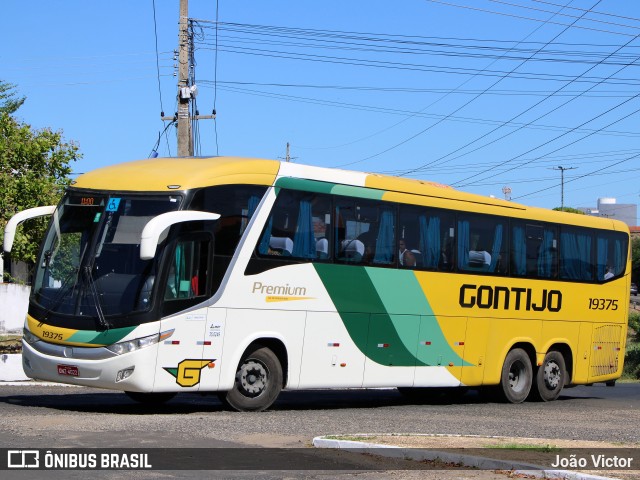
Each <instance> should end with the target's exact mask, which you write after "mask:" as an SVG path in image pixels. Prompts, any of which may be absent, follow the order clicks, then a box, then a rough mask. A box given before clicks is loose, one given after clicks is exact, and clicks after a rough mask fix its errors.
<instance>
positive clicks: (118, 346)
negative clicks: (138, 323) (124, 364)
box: [106, 329, 174, 355]
mask: <svg viewBox="0 0 640 480" xmlns="http://www.w3.org/2000/svg"><path fill="white" fill-rule="evenodd" d="M173 332H174V330H173V329H171V330H167V331H166V332H162V333H155V334H153V335H149V336H148V337H141V338H135V339H133V340H127V341H126V342H120V343H114V344H113V345H109V346H108V347H106V348H107V350H109V351H111V352H113V353H115V354H116V355H122V354H123V353H130V352H135V351H136V350H140V349H141V348H145V347H150V346H151V345H155V344H156V343H158V342H161V341H163V340H165V339H167V338H169V337H170V336H171V335H173Z"/></svg>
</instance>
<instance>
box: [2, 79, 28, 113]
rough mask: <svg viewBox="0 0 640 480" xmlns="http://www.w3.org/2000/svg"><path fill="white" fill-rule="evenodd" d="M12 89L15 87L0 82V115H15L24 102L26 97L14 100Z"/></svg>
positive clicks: (14, 95)
mask: <svg viewBox="0 0 640 480" xmlns="http://www.w3.org/2000/svg"><path fill="white" fill-rule="evenodd" d="M14 88H15V85H11V84H10V83H6V82H3V81H2V80H0V113H8V114H12V113H15V111H16V110H18V109H19V108H20V107H21V106H22V104H23V103H24V101H25V100H26V97H20V98H16V94H15V92H13V91H12V90H13V89H14Z"/></svg>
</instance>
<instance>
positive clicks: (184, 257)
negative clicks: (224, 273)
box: [154, 233, 223, 391]
mask: <svg viewBox="0 0 640 480" xmlns="http://www.w3.org/2000/svg"><path fill="white" fill-rule="evenodd" d="M212 247H213V241H212V237H211V236H210V235H207V234H204V233H195V234H194V233H191V234H187V235H182V236H181V237H180V238H179V239H178V240H177V241H176V242H175V244H174V247H173V249H172V250H171V253H170V257H169V258H168V267H169V268H168V272H167V276H166V280H165V281H164V286H161V288H160V291H159V292H158V297H159V299H162V300H161V302H162V316H163V317H164V319H163V320H162V326H161V331H167V330H171V329H173V331H174V332H173V335H172V336H171V337H170V338H168V339H166V340H164V341H163V342H162V343H161V344H160V345H159V349H158V361H157V366H156V380H155V386H154V390H155V391H170V390H173V391H175V390H179V391H180V390H185V391H197V390H199V389H200V385H201V381H202V379H203V378H208V376H209V375H210V373H209V371H210V370H212V369H213V368H214V365H215V361H216V357H215V356H213V353H214V352H213V349H214V337H210V336H209V331H210V330H211V331H215V330H216V328H214V326H218V327H219V329H218V330H219V331H220V335H221V334H222V332H221V329H222V326H223V323H220V321H219V320H220V319H219V317H218V315H217V314H216V313H211V314H210V313H209V310H210V309H209V308H207V307H201V308H195V309H193V308H194V307H195V306H197V305H198V304H201V303H203V302H204V301H205V300H206V299H207V298H209V297H210V293H211V285H210V283H211V282H210V278H209V276H208V275H207V272H208V270H209V269H210V268H211V263H210V259H211V256H212ZM209 317H211V321H209ZM219 342H221V339H220V340H219V341H215V343H216V345H217V344H218V343H219ZM220 348H221V345H220Z"/></svg>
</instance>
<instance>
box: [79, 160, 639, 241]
mask: <svg viewBox="0 0 640 480" xmlns="http://www.w3.org/2000/svg"><path fill="white" fill-rule="evenodd" d="M281 164H282V163H281V162H280V161H277V160H265V159H256V158H242V157H187V158H152V159H146V160H137V161H132V162H125V163H120V164H117V165H112V166H108V167H103V168H99V169H96V170H93V171H91V172H88V173H85V174H83V175H81V176H79V177H78V178H77V180H76V181H75V182H74V184H73V186H74V187H75V188H81V189H91V190H94V189H95V190H107V191H118V192H123V191H130V192H167V191H175V190H189V189H192V188H201V187H206V186H214V185H226V184H250V185H266V186H268V185H273V184H274V182H275V180H276V178H277V176H278V173H279V172H280V173H281V175H282V174H283V172H281ZM282 165H284V164H282ZM286 165H287V168H286V170H287V171H288V172H290V173H291V174H292V176H294V177H296V178H301V179H305V178H307V179H311V180H319V181H326V178H332V179H333V178H340V180H339V181H338V182H342V183H344V184H350V185H353V186H356V187H366V188H373V189H377V190H380V191H384V192H385V194H384V195H383V199H384V200H389V201H397V202H406V203H415V204H422V205H433V206H437V207H441V208H452V209H460V210H466V211H473V212H478V213H487V214H494V215H506V216H511V217H516V218H529V219H532V220H534V219H535V220H538V221H549V222H556V223H566V224H570V225H578V226H585V227H595V228H605V229H611V228H613V229H615V230H621V231H628V226H627V225H626V224H624V223H623V222H620V221H617V220H612V219H603V218H598V217H593V216H589V215H576V214H572V213H565V212H555V211H551V210H548V209H543V208H536V207H527V206H525V205H521V204H518V203H515V202H508V201H506V200H501V199H497V198H493V197H487V196H483V195H477V194H472V193H467V192H463V191H459V190H455V189H453V188H451V187H448V186H446V185H442V184H439V183H435V182H429V181H425V180H415V179H410V178H401V177H392V176H386V175H380V174H369V173H363V172H357V171H353V172H347V171H342V170H336V169H328V168H322V167H311V166H307V165H300V164H290V163H289V164H286ZM337 172H340V175H339V176H336V174H337Z"/></svg>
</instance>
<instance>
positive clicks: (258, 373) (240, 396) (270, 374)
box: [218, 345, 283, 412]
mask: <svg viewBox="0 0 640 480" xmlns="http://www.w3.org/2000/svg"><path fill="white" fill-rule="evenodd" d="M282 378H283V374H282V365H280V361H279V360H278V357H277V356H276V354H275V353H273V352H272V351H271V350H270V349H268V348H266V347H262V346H259V345H258V346H256V348H255V349H253V350H251V351H249V352H247V353H246V354H245V355H244V356H243V357H242V360H240V363H239V364H238V369H237V371H236V379H235V383H234V385H233V388H232V389H231V390H229V391H228V392H220V394H219V395H218V396H219V398H220V400H222V402H223V403H224V404H225V405H226V406H227V407H229V408H231V409H233V410H236V411H238V412H260V411H262V410H266V409H267V408H269V407H270V406H271V405H272V404H273V402H275V400H276V398H277V397H278V395H279V394H280V391H281V390H282Z"/></svg>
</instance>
